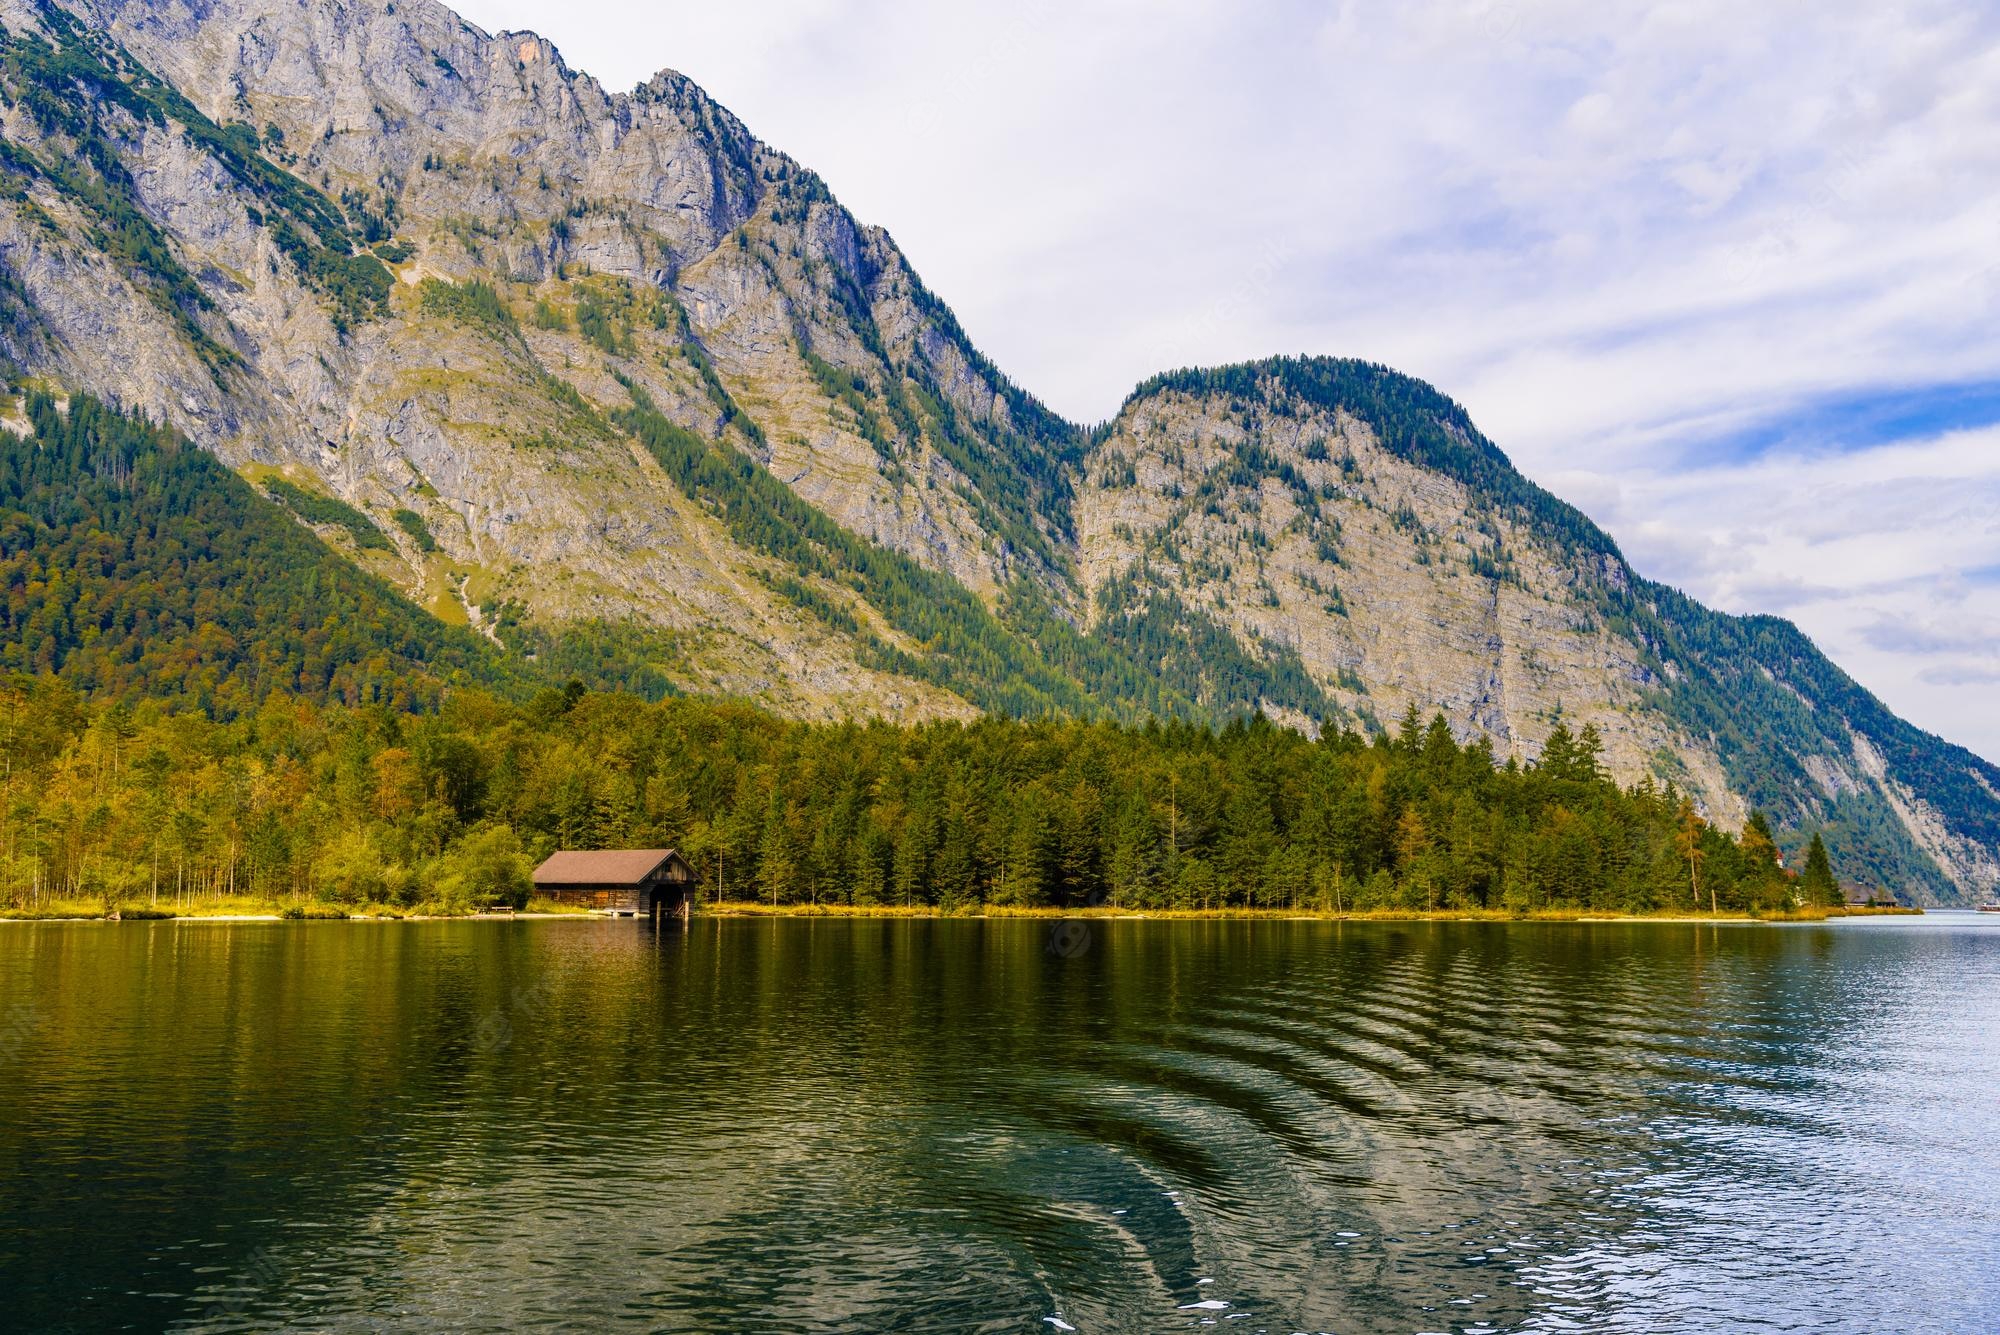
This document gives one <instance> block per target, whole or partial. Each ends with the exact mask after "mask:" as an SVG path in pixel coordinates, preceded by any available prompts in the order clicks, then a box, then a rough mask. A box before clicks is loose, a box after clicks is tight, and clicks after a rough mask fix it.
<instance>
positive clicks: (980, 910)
mask: <svg viewBox="0 0 2000 1335" xmlns="http://www.w3.org/2000/svg"><path fill="white" fill-rule="evenodd" d="M697 913H698V915H700V916H706V917H713V918H1050V919H1056V918H1094V919H1107V920H1125V921H1161V922H1203V921H1217V922H1222V921H1244V922H1258V921H1262V922H1825V921H1827V920H1828V919H1830V918H1855V917H1870V916H1885V915H1886V916H1897V915H1905V916H1916V915H1921V914H1922V913H1923V910H1922V909H1920V908H1906V907H1902V906H1898V907H1895V908H1798V909H1790V910H1786V911H1784V912H1773V913H1756V912H1744V911H1740V910H1724V911H1722V912H1720V913H1711V912H1709V911H1708V910H1706V909H1702V910H1699V911H1697V910H1693V909H1663V910H1660V911H1657V912H1651V913H1617V912H1611V911H1607V910H1605V909H1562V908H1557V909H1529V910H1525V911H1522V912H1518V913H1516V912H1511V911H1508V910H1505V909H1358V910H1357V909H1349V910H1345V911H1341V910H1335V909H1322V908H1303V907H1302V908H1240V907H1239V908H1214V909H1140V908H1121V907H1118V906H1115V905H1108V904H1106V905H1095V906H1090V907H1085V908H1050V907H1034V908H1031V907H1023V906H1019V905H1009V904H975V905H967V906H965V907H963V908H957V909H947V908H942V907H938V906H936V905H927V904H916V905H902V904H832V903H829V904H776V905H773V904H765V903H756V902H751V901H747V900H731V901H725V902H723V903H720V904H703V905H702V906H701V907H700V908H699V909H698V910H697Z"/></svg>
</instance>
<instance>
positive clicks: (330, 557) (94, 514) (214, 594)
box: [0, 393, 666, 718]
mask: <svg viewBox="0 0 2000 1335" xmlns="http://www.w3.org/2000/svg"><path fill="white" fill-rule="evenodd" d="M25 414H26V419H27V421H26V429H25V431H24V432H23V433H22V434H16V433H15V432H12V431H7V432H0V670H7V671H13V672H25V673H31V674H38V675H39V674H47V675H53V676H55V677H57V678H60V679H61V680H62V681H63V682H65V683H67V684H68V685H69V686H71V687H73V688H74V689H76V690H78V691H81V692H84V693H86V694H88V695H90V696H92V697H94V698H96V699H98V700H101V701H116V702H122V703H124V704H126V705H135V704H137V703H139V702H141V701H144V700H168V701H174V702H177V703H180V704H183V705H186V706H191V707H193V708H195V709H198V710H201V711H203V712H205V713H209V714H212V715H215V716H218V717H224V718H226V717H230V716H233V715H234V714H236V713H239V712H241V711H242V710H244V709H246V708H249V707H251V706H254V705H255V704H257V703H258V702H259V701H261V700H263V699H265V698H266V697H267V696H270V695H272V694H283V695H285V696H288V697H296V698H303V699H306V700H315V701H338V702H340V703H343V704H349V705H360V704H377V703H378V704H383V705H387V706H390V707H392V708H396V709H413V708H421V707H430V706H435V705H436V703H437V702H438V699H439V698H440V696H441V694H442V692H443V690H444V688H445V687H446V686H447V685H448V684H452V683H457V684H467V683H472V682H478V683H480V684H483V685H485V686H487V687H489V688H493V689H498V690H502V691H509V690H512V691H525V690H528V689H531V688H532V686H533V684H534V683H535V682H538V681H548V680H562V679H564V677H563V676H558V675H557V674H571V673H581V674H582V675H583V676H584V678H585V679H586V680H589V681H592V682H595V683H598V684H600V685H605V686H620V687H625V688H629V689H634V690H638V691H641V692H642V693H648V694H654V695H657V694H660V693H661V692H663V691H664V690H665V689H666V681H665V678H664V676H662V675H661V673H660V672H659V671H658V670H657V669H655V668H653V667H651V666H650V665H649V663H648V661H647V650H648V648H649V646H648V645H647V643H646V642H645V641H644V639H643V638H641V637H639V636H637V635H635V634H632V633H630V632H619V631H617V630H614V629H611V628H602V627H599V628H590V627H586V628H579V630H578V631H577V632H575V633H574V634H572V635H571V636H569V637H566V638H565V639H564V640H563V641H560V642H558V641H556V640H555V639H554V637H551V636H548V635H547V634H546V633H545V632H532V631H522V632H519V633H518V635H517V637H516V638H515V643H514V644H513V646H512V648H511V649H507V650H503V649H502V648H501V647H500V646H499V645H497V644H495V643H493V642H492V641H490V640H488V639H485V638H484V637H482V636H480V635H478V634H475V633H474V632H472V631H470V630H467V629H464V628H461V627H454V626H448V625H445V624H444V623H442V622H440V621H438V620H437V619H436V618H434V617H432V616H430V615H429V614H428V613H426V612H424V611H423V610H421V609H420V608H417V607H415V606H413V605H412V604H411V603H410V602H409V601H408V600H407V599H405V598H404V597H403V596H402V594H401V593H400V592H398V591H397V590H396V589H395V588H394V587H393V586H391V585H390V584H388V583H387V582H386V581H384V580H381V579H379V578H377V577H375V576H373V575H369V574H367V573H365V572H364V571H362V570H359V569H357V568H356V567H355V565H354V564H353V563H352V562H351V561H349V560H348V559H347V558H346V557H344V556H342V555H341V554H340V553H337V552H335V551H333V550H332V549H330V548H328V547H327V546H326V545H325V544H324V543H322V542H321V541H320V540H319V539H318V538H316V537H314V536H313V534H312V533H311V532H309V531H308V530H306V529H304V528H302V527H301V526H300V524H299V522H298V521H297V520H296V519H294V518H293V517H292V515H290V514H288V513H286V511H285V509H283V508H281V507H280V506H279V505H277V504H276V503H274V502H273V501H271V500H269V499H267V498H266V497H265V496H263V495H260V494H259V493H258V492H257V491H256V490H255V489H253V488H252V487H251V486H250V485H249V484H248V483H247V482H245V481H244V480H243V479H242V478H239V477H238V476H236V474H234V473H232V472H230V471H229V470H228V469H227V468H224V467H223V466H222V465H221V464H219V463H217V462H216V460H215V459H214V458H213V457H212V456H210V455H209V454H207V453H205V452H204V451H201V450H198V449H195V448H194V447H193V446H191V445H189V444H188V443H187V442H186V441H185V440H183V439H181V438H180V436H179V435H178V434H177V433H175V432H172V431H169V430H166V429H163V428H160V427H155V426H152V425H150V424H148V423H146V422H145V421H143V420H141V419H139V418H136V417H133V416H131V415H129V414H125V413H120V412H117V411H114V410H112V409H109V408H107V407H105V406H104V405H103V404H101V403H98V402H97V401H96V400H94V399H91V398H89V397H88V396H78V397H76V398H73V399H71V400H69V401H68V402H67V403H65V404H62V405H60V406H58V404H57V402H56V401H55V400H54V399H52V398H50V397H49V396H48V395H46V394H43V393H30V394H29V395H27V397H26V400H25ZM287 494H289V495H290V496H291V497H292V498H293V499H292V504H293V505H294V506H295V507H298V508H301V509H304V510H306V511H307V517H317V518H319V519H321V520H323V521H331V522H336V523H354V524H363V525H365V524H367V523H368V520H367V519H366V517H365V516H361V515H359V514H358V513H357V512H355V511H353V510H352V509H350V508H349V507H346V506H342V505H340V503H339V502H337V501H334V500H332V499H330V498H324V497H318V496H316V495H315V494H313V493H307V492H304V491H302V490H301V489H299V488H297V487H296V486H292V487H289V488H288V489H287ZM315 503H316V504H317V506H318V507H322V508H318V509H316V508H314V505H315ZM370 531H372V529H371V530H370ZM376 536H377V537H378V538H379V536H380V535H379V533H378V534H377V535H376ZM650 647H652V648H655V649H657V648H658V646H650Z"/></svg>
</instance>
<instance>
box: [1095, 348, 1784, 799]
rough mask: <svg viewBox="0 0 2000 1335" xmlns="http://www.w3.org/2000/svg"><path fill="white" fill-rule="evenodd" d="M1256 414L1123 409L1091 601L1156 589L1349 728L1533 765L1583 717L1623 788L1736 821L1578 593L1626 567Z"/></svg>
mask: <svg viewBox="0 0 2000 1335" xmlns="http://www.w3.org/2000/svg"><path fill="white" fill-rule="evenodd" d="M1267 392H1268V393H1270V394H1271V395H1273V396H1282V395H1283V393H1284V391H1283V390H1282V389H1280V388H1278V387H1276V386H1270V387H1269V388H1268V391H1267ZM1284 406H1286V407H1291V406H1293V405H1289V404H1286V405H1284ZM1270 408H1271V402H1270V400H1268V399H1260V400H1255V401H1244V400H1240V399H1237V400H1232V399H1231V398H1230V397H1229V396H1225V395H1215V394H1198V393H1189V392H1185V391H1178V390H1168V391H1165V392H1162V393H1159V394H1155V395H1149V396H1147V397H1144V398H1142V399H1139V400H1137V401H1136V402H1134V403H1132V404H1131V405H1129V406H1128V407H1127V409H1126V410H1125V411H1124V412H1123V413H1121V414H1120V415H1119V417H1118V418H1117V419H1116V421H1115V422H1114V423H1113V425H1112V428H1111V429H1110V431H1109V432H1108V433H1106V434H1105V435H1104V437H1103V438H1102V440H1101V442H1100V443H1098V444H1097V445H1096V446H1095V447H1094V448H1093V450H1092V451H1091V453H1090V455H1089V457H1088V459H1087V460H1086V461H1085V465H1084V481H1083V484H1082V485H1081V487H1080V488H1079V491H1078V497H1077V539H1078V544H1079V548H1080V551H1081V554H1082V555H1081V560H1080V562H1079V568H1080V570H1081V571H1082V575H1083V581H1084V585H1085V588H1086V589H1087V590H1088V591H1089V593H1090V594H1091V595H1092V596H1093V597H1095V598H1100V599H1101V598H1103V597H1104V596H1105V595H1106V594H1107V593H1112V596H1114V597H1116V598H1119V599H1129V598H1131V597H1134V596H1137V595H1140V594H1143V592H1144V591H1145V590H1146V589H1148V588H1163V589H1167V590H1171V591H1172V592H1174V593H1175V594H1177V595H1178V596H1179V597H1180V598H1181V599H1182V600H1183V601H1185V602H1186V603H1188V604H1189V605H1191V606H1193V607H1195V608H1198V609H1202V610H1204V611H1206V612H1208V613H1209V614H1211V615H1213V616H1214V617H1215V618H1217V619H1218V620H1220V621H1222V622H1223V623H1224V624H1226V625H1227V626H1229V627H1230V629H1231V630H1232V631H1233V632H1235V633H1236V634H1237V635H1238V636H1239V637H1240V638H1243V639H1246V640H1251V641H1261V642H1268V643H1270V644H1274V645H1280V646H1283V647H1285V648H1287V649H1289V650H1291V651H1293V652H1294V653H1296V654H1297V656H1298V658H1299V660H1300V662H1301V663H1302V664H1303V665H1304V667H1305V668H1306V670H1307V671H1308V672H1310V673H1311V674H1312V676H1313V678H1314V679H1315V680H1316V681H1318V682H1320V683H1321V684H1322V686H1323V688H1324V689H1325V691H1326V693H1327V694H1328V696H1329V697H1330V698H1331V700H1332V701H1333V702H1335V703H1336V704H1337V705H1338V706H1339V707H1340V708H1341V709H1342V710H1344V711H1346V712H1347V713H1348V714H1349V715H1350V716H1352V717H1356V718H1363V719H1368V720H1371V721H1373V722H1375V723H1378V724H1379V723H1393V722H1394V721H1395V720H1396V719H1397V718H1398V717H1399V716H1401V715H1402V714H1403V713H1404V711H1405V710H1406V709H1408V708H1409V707H1410V706H1413V705H1414V706H1415V707H1416V708H1417V709H1419V710H1420V711H1423V712H1424V713H1426V714H1428V713H1429V712H1430V711H1431V710H1433V709H1442V710H1443V711H1444V713H1445V715H1446V717H1447V719H1448V720H1449V721H1450V722H1451V724H1452V728H1453V731H1454V732H1456V733H1457V734H1458V735H1459V736H1460V737H1461V738H1469V737H1473V736H1478V735H1482V734H1483V735H1485V736H1487V737H1490V738H1491V739H1492V740H1493V741H1494V743H1495V749H1496V752H1497V753H1498V754H1499V755H1500V756H1501V757H1502V758H1505V757H1507V756H1512V757H1514V758H1516V759H1518V760H1521V761H1523V762H1529V761H1533V760H1535V759H1536V758H1537V757H1539V755H1540V754H1541V749H1542V743H1543V741H1544V740H1545V739H1546V738H1547V736H1548V734H1549V732H1550V730H1551V729H1552V728H1553V727H1554V726H1555V724H1556V722H1557V721H1558V720H1562V721H1564V722H1566V723H1567V724H1568V725H1569V726H1570V727H1571V729H1572V730H1574V729H1577V728H1581V727H1582V726H1583V725H1584V724H1586V723H1588V724H1593V725H1595V726H1596V728H1597V729H1598V731H1599V733H1600V734H1601V735H1602V736H1603V738H1604V743H1605V755H1604V758H1605V763H1606V765H1607V767H1608V768H1610V769H1611V771H1612V772H1613V773H1614V774H1616V775H1617V776H1618V777H1619V778H1620V779H1621V780H1623V781H1624V782H1627V783H1631V782H1636V781H1638V780H1639V779H1640V778H1641V777H1643V776H1646V775H1649V774H1650V775H1652V776H1654V777H1655V778H1657V779H1659V780H1661V781H1663V782H1664V781H1667V780H1672V781H1674V782H1676V783H1677V784H1679V785H1680V786H1682V787H1683V788H1686V789H1689V790H1691V791H1692V792H1694V793H1695V794H1696V795H1697V796H1698V797H1700V798H1701V799H1702V801H1703V802H1704V804H1705V805H1706V806H1707V807H1708V808H1709V810H1710V811H1711V812H1712V813H1713V814H1714V815H1715V816H1716V817H1717V818H1718V819H1720V820H1722V821H1724V822H1727V823H1729V824H1732V825H1740V824H1741V822H1742V820H1743V819H1744V817H1745V816H1747V814H1748V811H1747V809H1746V807H1745V806H1744V804H1743V801H1742V799H1741V797H1740V795H1739V794H1737V793H1735V792H1733V791H1732V790H1731V788H1730V785H1729V782H1728V780H1727V777H1726V776H1725V774H1724V772H1723V769H1722V766H1721V764H1720V762H1719V760H1718V757H1717V756H1716V755H1715V752H1714V749H1713V747H1712V746H1711V745H1710V744H1708V743H1707V742H1706V741H1705V740H1697V739H1695V738H1692V737H1690V736H1688V735H1687V734H1686V733H1685V732H1684V731H1682V730H1680V729H1677V728H1675V727H1674V726H1673V725H1672V724H1671V723H1669V722H1668V721H1667V720H1666V719H1665V718H1664V717H1662V716H1661V715H1660V714H1659V713H1658V712H1657V711H1655V710H1653V709H1650V708H1649V707H1648V706H1647V703H1646V698H1645V692H1646V691H1647V690H1648V688H1651V687H1656V686H1657V685H1658V684H1659V682H1658V680H1657V678H1656V675H1655V673H1654V672H1653V670H1652V669H1651V668H1649V667H1648V666H1647V665H1646V663H1645V661H1644V658H1643V655H1642V654H1641V652H1640V651H1639V650H1638V649H1637V648H1636V647H1635V646H1634V645H1633V644H1631V643H1630V642H1629V641H1627V640H1625V639H1623V638H1621V637H1620V636H1618V635H1616V634H1614V633H1613V632H1612V631H1611V630H1610V629H1609V628H1608V626H1607V625H1606V624H1605V622H1604V621H1603V619H1602V618H1601V617H1600V616H1599V615H1598V614H1597V613H1596V611H1595V609H1594V607H1593V606H1592V604H1591V602H1590V600H1589V599H1588V598H1586V597H1580V596H1579V594H1580V592H1581V591H1583V590H1586V589H1591V588H1594V587H1595V586H1596V585H1597V584H1599V583H1600V582H1602V581H1603V580H1604V579H1605V578H1606V577H1607V575H1608V576H1610V577H1612V578H1622V577H1623V574H1624V572H1623V567H1622V564H1621V565H1616V566H1613V567H1612V568H1611V569H1610V570H1606V569H1603V568H1600V567H1598V566H1597V565H1596V564H1595V563H1592V562H1579V561H1578V560H1577V558H1576V554H1575V553H1574V552H1572V551H1567V550H1564V549H1562V548H1560V547H1558V546H1557V545H1556V544H1554V543H1552V542H1550V541H1548V540H1546V539H1545V538H1544V537H1543V536H1542V535H1541V534H1539V533H1537V532H1535V531H1534V530H1533V529H1532V527H1531V526H1530V525H1528V524H1527V523H1526V522H1524V521H1523V520H1522V519H1520V518H1519V517H1516V516H1513V515H1510V514H1507V513H1504V512H1501V511H1500V510H1498V509H1497V508H1496V507H1494V506H1493V505H1492V504H1491V503H1490V501H1489V500H1488V499H1487V498H1484V497H1481V496H1478V495H1475V494H1474V493H1473V492H1472V491H1471V490H1470V489H1468V488H1467V487H1466V486H1465V485H1464V484H1463V483H1461V482H1458V481H1456V480H1454V479H1452V478H1450V477H1448V476H1445V475H1443V474H1440V473H1438V472H1436V471H1433V470H1431V469H1427V468H1424V467H1421V466H1419V465H1417V464H1415V463H1413V462H1411V461H1410V460H1408V459H1406V458H1403V457H1400V456H1398V455H1397V454H1395V453H1393V452H1391V451H1389V450H1386V449H1384V448H1383V447H1382V444H1381V442H1380V440H1379V439H1378V437H1377V435H1376V433H1375V430H1374V428H1373V427H1371V426H1370V425H1369V423H1367V422H1366V421H1364V420H1362V419H1360V418H1357V417H1355V416H1354V415H1353V414H1352V413H1350V412H1347V411H1344V410H1341V409H1338V408H1326V407H1320V406H1316V405H1311V404H1300V405H1297V410H1296V411H1291V412H1284V413H1275V414H1274V413H1273V412H1271V411H1270ZM1113 591H1115V592H1113Z"/></svg>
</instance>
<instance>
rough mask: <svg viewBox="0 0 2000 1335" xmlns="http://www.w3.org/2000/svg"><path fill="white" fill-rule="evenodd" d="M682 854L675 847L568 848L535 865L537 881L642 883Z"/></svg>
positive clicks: (560, 882)
mask: <svg viewBox="0 0 2000 1335" xmlns="http://www.w3.org/2000/svg"><path fill="white" fill-rule="evenodd" d="M678 856H679V854H677V853H676V852H674V850H673V849H671V848H606V849H601V850H598V851H595V852H586V851H583V850H579V849H564V850H563V851H562V852H560V853H555V854H551V855H550V857H549V860H548V861H547V862H544V863H543V864H542V865H541V866H539V867H537V868H535V884H536V885H544V886H561V885H589V886H605V885H639V884H642V883H643V882H644V881H645V880H646V879H647V878H648V877H650V876H651V875H652V874H653V873H654V872H656V871H658V870H659V869H660V868H661V867H662V866H663V865H665V864H666V862H667V860H668V859H669V858H674V857H678Z"/></svg>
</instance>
